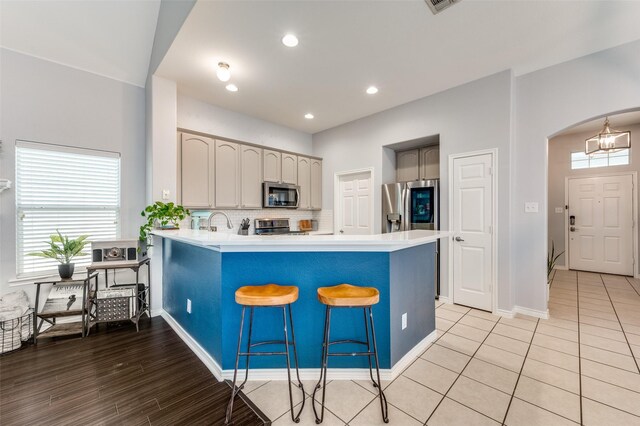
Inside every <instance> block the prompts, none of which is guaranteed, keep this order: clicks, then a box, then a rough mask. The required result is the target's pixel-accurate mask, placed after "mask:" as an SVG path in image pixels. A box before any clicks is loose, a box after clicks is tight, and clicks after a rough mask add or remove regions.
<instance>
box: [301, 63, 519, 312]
mask: <svg viewBox="0 0 640 426" xmlns="http://www.w3.org/2000/svg"><path fill="white" fill-rule="evenodd" d="M512 81H513V79H512V76H511V73H510V72H509V71H505V72H501V73H498V74H495V75H492V76H489V77H486V78H483V79H480V80H477V81H474V82H472V83H468V84H465V85H462V86H459V87H456V88H453V89H450V90H447V91H444V92H441V93H438V94H435V95H433V96H429V97H426V98H423V99H419V100H417V101H414V102H410V103H408V104H405V105H401V106H398V107H395V108H392V109H390V110H387V111H383V112H380V113H378V114H374V115H371V116H369V117H365V118H362V119H360V120H357V121H354V122H351V123H347V124H344V125H342V126H338V127H335V128H333V129H329V130H326V131H323V132H320V133H317V134H315V135H313V148H314V154H315V155H317V156H320V157H323V159H324V164H323V194H322V195H323V208H328V209H332V208H333V191H334V188H333V179H334V174H335V173H336V172H341V171H346V170H352V169H358V168H363V167H373V168H374V188H375V191H374V201H375V207H374V208H375V224H374V229H376V230H378V229H380V226H381V225H380V220H381V218H380V216H381V209H380V205H381V190H380V185H381V184H382V183H387V182H389V181H390V179H391V180H392V179H393V176H394V175H395V174H394V173H390V169H391V168H392V166H393V161H392V160H391V159H390V158H389V155H388V154H389V152H388V150H386V152H385V150H384V149H383V146H384V145H389V144H392V143H397V142H402V141H407V140H412V139H417V138H421V137H425V136H430V135H437V134H439V135H440V177H441V182H440V189H441V196H440V201H441V206H442V207H441V228H442V229H445V230H446V229H448V228H449V216H448V215H449V208H448V206H449V193H448V191H449V179H448V173H449V169H448V157H449V155H450V154H457V153H464V152H470V151H476V150H481V149H488V148H498V159H499V164H498V176H499V180H498V195H499V197H498V201H499V205H498V223H499V228H498V243H499V253H498V263H499V265H498V283H499V301H498V306H499V307H500V308H504V309H510V308H511V286H510V281H509V276H510V275H509V220H510V219H509V158H510V143H511V97H512V94H511V90H512ZM442 251H443V263H442V266H443V268H442V285H441V290H442V294H443V295H444V296H447V295H448V290H447V286H446V283H447V280H448V270H447V252H448V240H443V250H442Z"/></svg>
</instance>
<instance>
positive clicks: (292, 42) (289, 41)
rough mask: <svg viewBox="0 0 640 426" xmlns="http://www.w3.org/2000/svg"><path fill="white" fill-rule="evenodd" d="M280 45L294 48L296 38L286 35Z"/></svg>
mask: <svg viewBox="0 0 640 426" xmlns="http://www.w3.org/2000/svg"><path fill="white" fill-rule="evenodd" d="M282 44H284V45H285V46H287V47H296V46H297V45H298V37H296V36H294V35H293V34H287V35H285V36H284V37H282Z"/></svg>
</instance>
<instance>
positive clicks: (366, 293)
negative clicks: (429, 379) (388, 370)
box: [311, 284, 389, 424]
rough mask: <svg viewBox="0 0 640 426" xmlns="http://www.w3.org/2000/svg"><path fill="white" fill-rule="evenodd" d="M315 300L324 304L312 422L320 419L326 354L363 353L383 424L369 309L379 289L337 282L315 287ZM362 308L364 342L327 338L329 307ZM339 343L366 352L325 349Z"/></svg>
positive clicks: (385, 412) (384, 404)
mask: <svg viewBox="0 0 640 426" xmlns="http://www.w3.org/2000/svg"><path fill="white" fill-rule="evenodd" d="M318 300H319V301H320V302H321V303H322V304H324V305H325V306H326V310H325V317H324V342H323V344H322V368H321V370H320V379H319V380H318V384H317V385H316V387H315V388H314V389H313V398H312V400H311V404H312V406H313V413H314V414H315V416H316V424H320V423H322V421H323V420H324V396H325V389H326V387H327V386H326V385H327V363H328V360H329V357H330V356H366V357H367V359H368V361H369V376H370V377H371V381H372V382H373V387H375V388H378V397H379V398H380V411H381V412H382V420H383V421H384V422H385V423H389V415H388V412H389V410H388V406H387V398H386V397H385V396H384V392H383V391H382V386H381V384H380V368H379V364H378V348H377V346H376V330H375V328H374V326H373V311H372V310H371V306H372V305H375V304H376V303H378V302H379V301H380V292H379V291H378V290H377V289H376V288H373V287H356V286H353V285H351V284H340V285H336V286H333V287H320V288H319V289H318ZM343 307H347V308H362V310H363V312H364V330H365V334H366V336H367V337H366V341H362V340H355V339H344V340H336V341H333V342H332V341H330V340H329V332H330V329H331V309H332V308H343ZM367 312H368V315H369V322H370V324H371V341H370V340H369V326H368V324H367ZM343 343H355V344H358V345H364V346H366V347H367V351H366V352H334V353H331V352H329V347H330V346H331V345H339V344H343ZM371 344H373V351H372V350H371ZM371 357H374V359H375V363H376V377H377V379H378V380H377V381H376V380H375V379H374V378H373V370H372V365H371ZM321 382H322V403H321V407H322V409H321V410H320V416H318V412H317V411H316V399H315V398H316V391H317V390H318V389H320V387H321V386H320V383H321Z"/></svg>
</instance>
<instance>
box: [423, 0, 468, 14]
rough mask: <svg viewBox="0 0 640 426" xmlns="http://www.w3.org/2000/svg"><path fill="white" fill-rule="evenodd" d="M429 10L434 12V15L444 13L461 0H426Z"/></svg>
mask: <svg viewBox="0 0 640 426" xmlns="http://www.w3.org/2000/svg"><path fill="white" fill-rule="evenodd" d="M424 1H425V2H426V3H427V5H428V6H429V9H431V11H432V12H433V14H434V15H436V14H438V13H440V12H442V11H443V10H445V9H446V8H448V7H449V6H453V4H454V3H458V2H459V1H460V0H424Z"/></svg>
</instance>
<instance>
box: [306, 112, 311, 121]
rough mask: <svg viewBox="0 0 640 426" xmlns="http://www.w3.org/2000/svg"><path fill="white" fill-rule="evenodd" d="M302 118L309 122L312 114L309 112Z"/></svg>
mask: <svg viewBox="0 0 640 426" xmlns="http://www.w3.org/2000/svg"><path fill="white" fill-rule="evenodd" d="M304 118H306V119H307V120H311V119H312V118H313V114H311V113H310V112H308V113H306V114H305V115H304Z"/></svg>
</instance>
